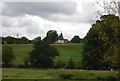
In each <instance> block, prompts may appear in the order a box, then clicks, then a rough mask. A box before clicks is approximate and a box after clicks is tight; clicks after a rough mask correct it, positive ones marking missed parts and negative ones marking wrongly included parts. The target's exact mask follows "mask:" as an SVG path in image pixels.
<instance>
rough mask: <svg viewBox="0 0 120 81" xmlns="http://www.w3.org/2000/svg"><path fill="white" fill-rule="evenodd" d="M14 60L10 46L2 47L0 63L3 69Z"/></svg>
mask: <svg viewBox="0 0 120 81" xmlns="http://www.w3.org/2000/svg"><path fill="white" fill-rule="evenodd" d="M13 59H15V56H14V54H13V49H12V47H11V46H10V45H3V48H2V62H3V65H4V66H5V67H8V65H10V64H11V61H12V60H13Z"/></svg>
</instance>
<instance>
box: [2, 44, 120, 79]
mask: <svg viewBox="0 0 120 81" xmlns="http://www.w3.org/2000/svg"><path fill="white" fill-rule="evenodd" d="M54 46H55V48H56V49H57V50H58V51H59V52H60V56H57V57H56V59H55V61H57V60H62V61H64V62H67V61H68V60H69V59H70V58H71V57H72V58H73V61H74V62H75V63H78V62H79V63H81V52H82V47H83V44H62V45H61V44H57V45H54ZM12 47H13V53H14V54H15V57H16V59H14V60H13V61H12V63H13V64H18V65H19V64H24V59H25V57H26V56H27V55H28V54H29V51H31V50H32V49H33V48H32V45H31V44H17V45H12ZM2 71H3V72H2V78H3V79H4V80H3V81H9V79H11V81H16V79H17V80H19V79H23V80H20V81H24V80H25V79H31V80H29V81H39V80H37V79H58V80H62V79H67V80H71V81H72V80H86V79H88V80H91V79H92V80H93V79H97V80H102V79H104V80H105V79H110V80H111V79H112V80H114V79H118V78H119V77H118V71H103V70H82V69H79V70H78V69H72V70H71V69H40V68H26V69H24V68H3V69H2ZM12 79H13V80H12Z"/></svg>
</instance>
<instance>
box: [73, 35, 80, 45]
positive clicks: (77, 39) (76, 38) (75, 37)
mask: <svg viewBox="0 0 120 81" xmlns="http://www.w3.org/2000/svg"><path fill="white" fill-rule="evenodd" d="M71 42H73V43H81V39H80V37H79V36H77V35H75V36H74V37H73V38H72V39H71Z"/></svg>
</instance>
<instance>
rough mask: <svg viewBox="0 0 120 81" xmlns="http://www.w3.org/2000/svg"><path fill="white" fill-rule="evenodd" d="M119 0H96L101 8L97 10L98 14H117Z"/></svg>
mask: <svg viewBox="0 0 120 81" xmlns="http://www.w3.org/2000/svg"><path fill="white" fill-rule="evenodd" d="M118 2H119V0H110V1H109V0H107V1H105V0H104V1H102V0H101V1H100V0H99V1H97V4H98V6H99V7H100V8H101V10H99V11H98V13H99V15H101V16H102V15H109V14H113V15H116V14H118V10H119V4H118Z"/></svg>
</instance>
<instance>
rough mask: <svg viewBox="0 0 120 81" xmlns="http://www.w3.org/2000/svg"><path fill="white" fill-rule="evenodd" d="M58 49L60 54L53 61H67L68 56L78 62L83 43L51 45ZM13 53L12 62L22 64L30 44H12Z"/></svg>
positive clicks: (30, 48)
mask: <svg viewBox="0 0 120 81" xmlns="http://www.w3.org/2000/svg"><path fill="white" fill-rule="evenodd" d="M53 46H55V48H56V49H57V50H58V51H59V53H60V56H57V57H56V59H55V61H57V60H62V61H64V62H67V61H68V60H69V59H70V58H73V61H75V62H80V61H81V52H82V46H83V44H62V45H61V44H57V45H53ZM12 47H13V53H14V55H15V57H16V59H14V60H13V62H12V63H13V64H23V63H24V59H25V57H27V55H28V54H29V51H31V50H32V49H33V48H32V44H15V45H12Z"/></svg>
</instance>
